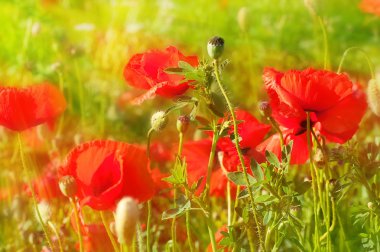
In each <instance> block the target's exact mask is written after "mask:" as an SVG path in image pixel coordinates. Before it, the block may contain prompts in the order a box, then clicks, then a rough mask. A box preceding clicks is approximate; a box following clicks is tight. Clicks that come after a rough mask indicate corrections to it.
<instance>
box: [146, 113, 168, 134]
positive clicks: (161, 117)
mask: <svg viewBox="0 0 380 252" xmlns="http://www.w3.org/2000/svg"><path fill="white" fill-rule="evenodd" d="M150 123H151V125H152V129H154V130H155V131H160V130H163V129H164V128H165V127H166V125H167V124H168V117H167V116H166V113H165V112H164V111H158V112H156V113H154V114H153V116H152V118H151V119H150Z"/></svg>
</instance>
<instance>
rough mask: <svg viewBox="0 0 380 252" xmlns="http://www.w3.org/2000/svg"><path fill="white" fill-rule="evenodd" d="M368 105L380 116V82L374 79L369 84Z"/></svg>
mask: <svg viewBox="0 0 380 252" xmlns="http://www.w3.org/2000/svg"><path fill="white" fill-rule="evenodd" d="M367 99H368V105H369V107H370V108H371V110H372V112H373V113H374V114H375V115H377V116H380V83H379V81H377V80H375V79H372V80H370V81H369V82H368V88H367Z"/></svg>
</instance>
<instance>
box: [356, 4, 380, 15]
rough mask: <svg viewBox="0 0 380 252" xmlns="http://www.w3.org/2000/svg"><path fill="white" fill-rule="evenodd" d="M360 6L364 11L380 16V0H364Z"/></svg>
mask: <svg viewBox="0 0 380 252" xmlns="http://www.w3.org/2000/svg"><path fill="white" fill-rule="evenodd" d="M359 7H360V9H361V10H362V11H364V12H367V13H370V14H374V15H376V16H380V2H379V1H378V0H362V1H361V3H360V5H359Z"/></svg>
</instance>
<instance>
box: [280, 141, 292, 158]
mask: <svg viewBox="0 0 380 252" xmlns="http://www.w3.org/2000/svg"><path fill="white" fill-rule="evenodd" d="M292 148H293V140H291V141H290V142H289V143H288V144H287V145H284V146H282V150H281V158H282V161H283V162H284V163H288V162H289V161H290V154H291V152H292Z"/></svg>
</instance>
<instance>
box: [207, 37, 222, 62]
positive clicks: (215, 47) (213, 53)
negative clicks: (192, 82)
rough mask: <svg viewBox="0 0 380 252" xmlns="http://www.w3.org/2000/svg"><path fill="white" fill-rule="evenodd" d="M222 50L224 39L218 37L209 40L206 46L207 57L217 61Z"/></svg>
mask: <svg viewBox="0 0 380 252" xmlns="http://www.w3.org/2000/svg"><path fill="white" fill-rule="evenodd" d="M223 50H224V39H223V38H221V37H218V36H215V37H213V38H211V39H210V40H209V41H208V44H207V52H208V55H209V56H210V57H211V58H212V59H219V58H220V56H222V54H223Z"/></svg>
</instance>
